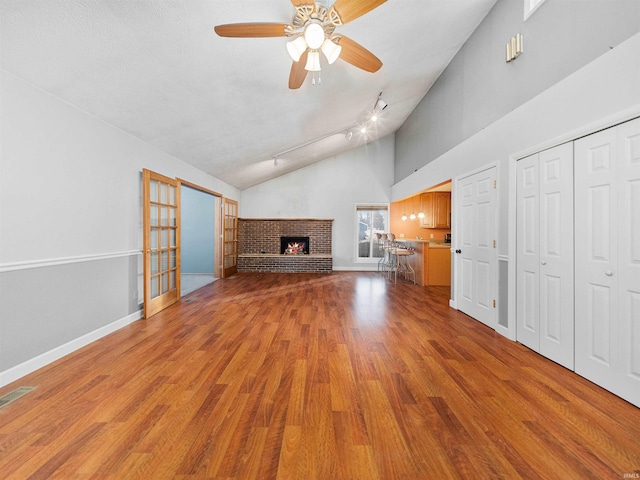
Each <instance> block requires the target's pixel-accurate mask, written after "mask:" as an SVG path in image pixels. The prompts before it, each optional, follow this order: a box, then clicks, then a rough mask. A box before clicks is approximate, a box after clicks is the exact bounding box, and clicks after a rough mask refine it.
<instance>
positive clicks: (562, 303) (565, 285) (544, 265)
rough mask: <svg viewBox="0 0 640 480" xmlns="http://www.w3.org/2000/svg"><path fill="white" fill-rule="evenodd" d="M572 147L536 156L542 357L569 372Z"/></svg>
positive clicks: (571, 360) (571, 337)
mask: <svg viewBox="0 0 640 480" xmlns="http://www.w3.org/2000/svg"><path fill="white" fill-rule="evenodd" d="M573 273H574V270H573V143H566V144H563V145H559V146H557V147H555V148H552V149H549V150H545V151H544V152H540V353H541V354H542V355H544V356H545V357H547V358H550V359H551V360H553V361H555V362H558V363H559V364H561V365H564V366H565V367H567V368H569V369H571V370H573V368H574V343H573V341H574V312H573V307H574V305H573V292H574V286H573Z"/></svg>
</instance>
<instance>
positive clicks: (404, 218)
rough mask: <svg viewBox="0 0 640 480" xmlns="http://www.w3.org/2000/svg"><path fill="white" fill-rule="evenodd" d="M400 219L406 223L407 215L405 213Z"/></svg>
mask: <svg viewBox="0 0 640 480" xmlns="http://www.w3.org/2000/svg"><path fill="white" fill-rule="evenodd" d="M400 218H401V219H402V221H403V222H404V221H405V220H406V219H407V214H406V213H403V214H402V217H400Z"/></svg>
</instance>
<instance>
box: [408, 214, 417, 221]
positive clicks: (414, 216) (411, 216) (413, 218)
mask: <svg viewBox="0 0 640 480" xmlns="http://www.w3.org/2000/svg"><path fill="white" fill-rule="evenodd" d="M415 219H416V214H415V213H413V212H411V215H409V220H415Z"/></svg>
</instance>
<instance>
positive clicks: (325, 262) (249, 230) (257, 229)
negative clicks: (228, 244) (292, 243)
mask: <svg viewBox="0 0 640 480" xmlns="http://www.w3.org/2000/svg"><path fill="white" fill-rule="evenodd" d="M332 226H333V220H332V219H315V218H300V219H292V218H286V219H280V218H278V219H274V218H240V219H238V271H239V272H320V273H330V272H331V271H332V270H333V258H332V256H331V235H332ZM282 237H293V238H307V237H308V239H309V241H308V245H307V247H308V251H309V253H308V254H307V253H304V254H303V253H299V254H286V253H285V254H283V253H280V252H281V238H282Z"/></svg>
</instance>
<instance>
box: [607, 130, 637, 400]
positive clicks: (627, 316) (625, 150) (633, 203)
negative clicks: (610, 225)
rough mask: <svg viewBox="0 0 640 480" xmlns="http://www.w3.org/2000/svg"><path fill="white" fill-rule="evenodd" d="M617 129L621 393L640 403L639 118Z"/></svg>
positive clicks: (628, 398)
mask: <svg viewBox="0 0 640 480" xmlns="http://www.w3.org/2000/svg"><path fill="white" fill-rule="evenodd" d="M618 130H619V131H618V144H619V146H620V147H619V161H618V165H619V178H620V179H619V195H620V202H619V207H620V213H619V217H618V218H619V227H618V228H619V232H620V237H619V239H618V245H619V255H618V270H619V275H618V277H619V286H620V298H619V304H620V309H619V315H620V317H619V318H620V335H621V337H620V341H619V352H620V356H621V378H620V385H619V388H620V395H621V396H622V397H624V398H626V399H627V400H629V401H630V402H632V403H634V404H635V405H637V406H639V407H640V119H636V120H634V121H632V122H627V123H625V124H623V125H620V126H619V127H618ZM613 274H614V275H615V274H616V272H614V273H613Z"/></svg>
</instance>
